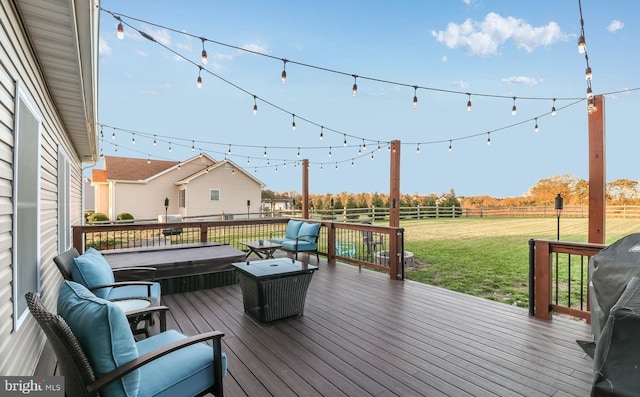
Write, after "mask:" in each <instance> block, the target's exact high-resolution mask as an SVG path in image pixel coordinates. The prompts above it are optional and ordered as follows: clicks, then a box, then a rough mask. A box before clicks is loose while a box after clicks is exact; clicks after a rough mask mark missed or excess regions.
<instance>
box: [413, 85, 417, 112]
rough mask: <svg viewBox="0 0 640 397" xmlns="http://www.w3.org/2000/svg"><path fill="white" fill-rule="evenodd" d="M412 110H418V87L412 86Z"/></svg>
mask: <svg viewBox="0 0 640 397" xmlns="http://www.w3.org/2000/svg"><path fill="white" fill-rule="evenodd" d="M413 108H414V109H417V108H418V86H417V85H414V86H413Z"/></svg>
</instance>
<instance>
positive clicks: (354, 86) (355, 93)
mask: <svg viewBox="0 0 640 397" xmlns="http://www.w3.org/2000/svg"><path fill="white" fill-rule="evenodd" d="M357 79H358V76H356V75H355V74H354V75H353V88H351V91H352V92H353V96H356V95H357V94H358V84H357V82H356V81H357Z"/></svg>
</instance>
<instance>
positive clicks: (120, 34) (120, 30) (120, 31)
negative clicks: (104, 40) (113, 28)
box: [114, 15, 124, 40]
mask: <svg viewBox="0 0 640 397" xmlns="http://www.w3.org/2000/svg"><path fill="white" fill-rule="evenodd" d="M114 17H115V18H116V19H117V20H118V33H117V36H118V38H119V39H120V40H122V39H124V26H122V20H121V19H120V17H119V16H115V15H114Z"/></svg>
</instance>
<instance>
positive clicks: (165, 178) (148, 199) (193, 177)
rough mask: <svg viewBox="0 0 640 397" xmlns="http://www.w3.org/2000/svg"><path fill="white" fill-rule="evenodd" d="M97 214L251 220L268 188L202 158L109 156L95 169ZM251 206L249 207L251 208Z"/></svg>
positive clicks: (233, 166)
mask: <svg viewBox="0 0 640 397" xmlns="http://www.w3.org/2000/svg"><path fill="white" fill-rule="evenodd" d="M92 185H93V186H94V188H95V200H96V201H95V210H96V211H97V212H102V213H104V214H105V215H107V216H108V217H109V219H112V220H114V219H116V217H117V215H118V214H119V213H123V212H127V213H130V214H131V215H133V217H134V218H135V219H146V220H149V219H158V216H160V215H165V199H166V198H168V199H169V207H168V208H167V209H166V213H167V214H179V215H182V217H183V218H185V217H205V216H210V215H218V214H227V215H226V218H227V219H230V218H231V217H232V216H233V214H236V215H238V214H242V215H243V216H246V214H247V213H248V212H251V213H259V212H260V197H261V194H262V188H263V186H264V185H263V183H262V182H260V181H259V180H258V179H256V178H255V177H254V176H252V175H251V174H250V173H248V172H246V171H245V170H243V169H242V168H240V167H238V166H237V165H236V164H235V163H233V162H232V161H230V160H223V161H215V160H214V159H213V158H211V157H210V156H208V155H206V154H201V155H198V156H195V157H193V158H190V159H188V160H186V161H182V162H177V161H159V160H148V159H138V158H128V157H115V156H105V157H104V169H94V170H93V178H92ZM247 204H249V205H247Z"/></svg>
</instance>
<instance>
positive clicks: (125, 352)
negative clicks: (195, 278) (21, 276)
mask: <svg viewBox="0 0 640 397" xmlns="http://www.w3.org/2000/svg"><path fill="white" fill-rule="evenodd" d="M58 314H59V315H60V316H62V318H64V320H65V321H66V322H67V324H68V325H69V328H71V331H73V334H74V335H75V337H76V338H77V339H78V342H79V343H80V346H81V347H82V351H83V352H84V354H85V355H86V356H87V359H88V360H89V363H91V367H92V368H93V372H94V374H95V376H96V378H98V377H100V376H101V375H104V374H106V373H108V372H111V371H113V370H114V369H116V368H117V367H119V366H121V365H123V364H125V363H127V362H129V361H131V360H133V359H135V358H138V348H137V346H136V343H135V341H134V339H133V335H132V334H131V328H130V326H129V322H128V321H127V317H126V316H125V315H124V312H123V311H122V309H120V308H119V307H118V306H116V305H115V304H113V303H112V302H109V301H107V300H104V299H101V298H98V297H97V296H95V295H94V294H93V293H92V292H91V291H89V290H88V289H87V288H86V287H84V286H83V285H81V284H78V283H75V282H73V281H64V282H63V283H62V285H61V286H60V290H59V292H58ZM139 386H140V371H139V370H135V371H133V372H131V373H130V374H127V375H125V376H124V377H122V378H121V379H119V380H117V381H114V382H113V383H111V384H109V385H108V386H106V387H105V388H104V389H103V390H102V391H101V393H100V395H102V396H108V397H113V396H118V397H120V396H137V395H138V388H139Z"/></svg>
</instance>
